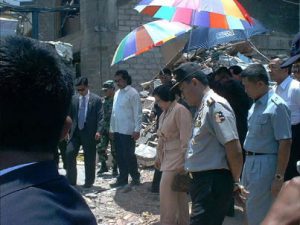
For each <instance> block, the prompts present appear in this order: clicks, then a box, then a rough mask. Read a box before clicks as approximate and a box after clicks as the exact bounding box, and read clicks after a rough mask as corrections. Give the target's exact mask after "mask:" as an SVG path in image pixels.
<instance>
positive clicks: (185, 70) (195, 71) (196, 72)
mask: <svg viewBox="0 0 300 225" xmlns="http://www.w3.org/2000/svg"><path fill="white" fill-rule="evenodd" d="M173 74H174V75H175V80H176V83H175V84H174V86H173V87H172V88H175V87H176V86H178V85H179V84H180V83H181V82H183V81H184V80H186V79H187V78H188V77H192V76H193V77H197V76H201V77H204V78H206V75H205V73H203V71H202V70H201V67H200V66H199V65H198V64H197V63H193V62H188V63H183V64H181V65H180V66H179V67H177V68H176V69H175V70H174V71H173Z"/></svg>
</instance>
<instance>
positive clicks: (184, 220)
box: [153, 85, 192, 225]
mask: <svg viewBox="0 0 300 225" xmlns="http://www.w3.org/2000/svg"><path fill="white" fill-rule="evenodd" d="M153 96H154V97H155V100H156V102H157V103H158V105H159V107H160V108H161V109H162V110H163V113H162V114H161V116H160V118H159V128H158V131H157V135H158V147H157V158H156V162H155V165H156V167H157V168H159V169H160V170H161V171H162V178H161V182H160V220H161V224H162V225H188V224H189V210H188V195H187V193H184V192H174V191H173V190H172V188H171V184H172V181H173V179H174V176H175V175H176V173H177V172H183V171H184V158H185V153H186V150H187V145H188V140H189V138H190V135H191V129H192V116H191V113H190V112H189V111H188V110H187V109H186V108H185V107H184V106H183V105H181V104H179V103H177V102H176V100H175V94H174V93H172V92H171V91H170V86H169V85H161V86H159V87H157V88H156V89H155V90H154V92H153Z"/></svg>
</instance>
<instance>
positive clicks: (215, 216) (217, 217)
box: [190, 169, 233, 225]
mask: <svg viewBox="0 0 300 225" xmlns="http://www.w3.org/2000/svg"><path fill="white" fill-rule="evenodd" d="M192 176H193V179H192V182H191V188H190V195H191V199H192V214H191V219H190V221H191V222H190V224H191V225H222V223H223V221H224V218H225V215H226V213H227V212H228V208H229V205H230V200H231V198H232V196H233V179H232V175H231V172H230V171H229V170H225V169H224V170H210V171H203V172H193V173H192Z"/></svg>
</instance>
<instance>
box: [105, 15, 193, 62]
mask: <svg viewBox="0 0 300 225" xmlns="http://www.w3.org/2000/svg"><path fill="white" fill-rule="evenodd" d="M190 29H191V27H190V26H188V25H185V24H182V23H177V22H169V21H166V20H157V21H153V22H150V23H147V24H144V25H142V26H140V27H138V28H136V29H135V30H133V31H131V32H130V33H129V34H128V35H127V36H126V37H125V38H123V40H122V41H121V42H120V44H119V46H118V48H117V50H116V51H115V54H114V57H113V60H112V63H111V65H114V64H116V63H118V62H120V61H124V60H126V59H129V58H131V57H134V56H136V55H139V54H142V53H144V52H146V51H148V50H150V49H152V48H153V47H155V46H160V45H162V44H164V43H165V42H167V41H169V40H171V39H173V38H175V37H177V36H179V35H181V34H183V33H186V32H188V31H189V30H190Z"/></svg>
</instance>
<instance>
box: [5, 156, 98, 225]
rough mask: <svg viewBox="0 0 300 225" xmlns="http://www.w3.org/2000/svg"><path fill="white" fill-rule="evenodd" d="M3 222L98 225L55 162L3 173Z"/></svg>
mask: <svg viewBox="0 0 300 225" xmlns="http://www.w3.org/2000/svg"><path fill="white" fill-rule="evenodd" d="M0 224H1V225H96V224H97V223H96V220H95V217H94V216H93V214H92V212H91V211H90V209H89V208H88V206H87V204H86V203H85V201H84V200H83V198H82V197H81V195H80V194H79V193H78V192H77V191H76V190H75V189H74V188H72V187H71V186H70V185H69V184H68V182H67V180H66V179H65V177H63V176H61V175H59V174H58V171H57V167H56V164H55V162H54V161H44V162H39V163H35V164H32V165H29V166H26V167H23V168H20V169H17V170H15V171H12V172H10V173H7V174H5V175H3V176H0Z"/></svg>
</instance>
